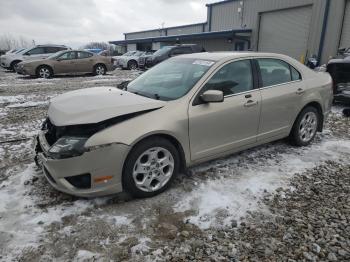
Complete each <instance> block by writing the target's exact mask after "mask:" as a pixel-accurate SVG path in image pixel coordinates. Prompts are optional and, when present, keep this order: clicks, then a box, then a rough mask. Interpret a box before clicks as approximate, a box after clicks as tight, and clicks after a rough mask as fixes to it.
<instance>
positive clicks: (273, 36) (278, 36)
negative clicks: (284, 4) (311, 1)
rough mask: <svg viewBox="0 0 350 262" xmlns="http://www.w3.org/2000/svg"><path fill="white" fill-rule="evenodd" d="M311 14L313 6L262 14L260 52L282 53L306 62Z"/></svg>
mask: <svg viewBox="0 0 350 262" xmlns="http://www.w3.org/2000/svg"><path fill="white" fill-rule="evenodd" d="M311 13H312V7H311V6H307V7H298V8H289V9H284V10H280V11H273V12H266V13H262V14H261V18H260V31H259V42H258V49H259V51H263V52H273V53H281V54H285V55H289V56H291V57H293V58H295V59H297V60H299V61H302V62H304V59H305V57H306V55H307V45H308V38H309V30H310V22H311Z"/></svg>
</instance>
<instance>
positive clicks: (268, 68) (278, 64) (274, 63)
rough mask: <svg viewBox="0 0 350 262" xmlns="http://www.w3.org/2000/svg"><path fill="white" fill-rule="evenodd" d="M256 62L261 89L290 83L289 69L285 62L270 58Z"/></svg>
mask: <svg viewBox="0 0 350 262" xmlns="http://www.w3.org/2000/svg"><path fill="white" fill-rule="evenodd" d="M257 60H258V64H259V67H260V73H261V78H262V81H263V87H266V86H273V85H278V84H283V83H287V82H290V81H292V77H291V73H290V67H289V64H287V63H286V62H284V61H281V60H278V59H271V58H263V59H257Z"/></svg>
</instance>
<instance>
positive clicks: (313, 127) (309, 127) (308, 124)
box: [299, 112, 318, 143]
mask: <svg viewBox="0 0 350 262" xmlns="http://www.w3.org/2000/svg"><path fill="white" fill-rule="evenodd" d="M317 125H318V119H317V115H316V113H314V112H307V113H306V114H305V115H304V116H303V118H302V120H301V121H300V125H299V137H300V140H302V141H303V142H305V143H307V142H309V141H311V140H312V138H313V137H314V136H315V134H316V131H317Z"/></svg>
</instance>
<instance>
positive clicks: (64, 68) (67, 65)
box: [54, 51, 76, 74]
mask: <svg viewBox="0 0 350 262" xmlns="http://www.w3.org/2000/svg"><path fill="white" fill-rule="evenodd" d="M75 71H76V52H75V51H67V52H65V53H63V54H62V55H61V56H59V57H57V58H56V63H55V66H54V72H55V74H67V73H74V72H75Z"/></svg>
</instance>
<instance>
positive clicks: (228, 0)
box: [206, 0, 238, 6]
mask: <svg viewBox="0 0 350 262" xmlns="http://www.w3.org/2000/svg"><path fill="white" fill-rule="evenodd" d="M234 1H238V0H224V1H219V2H214V3H211V4H206V6H213V5H220V4H225V3H229V2H234Z"/></svg>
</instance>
